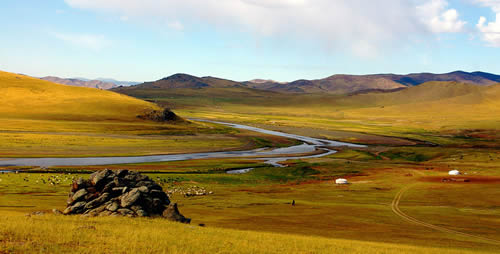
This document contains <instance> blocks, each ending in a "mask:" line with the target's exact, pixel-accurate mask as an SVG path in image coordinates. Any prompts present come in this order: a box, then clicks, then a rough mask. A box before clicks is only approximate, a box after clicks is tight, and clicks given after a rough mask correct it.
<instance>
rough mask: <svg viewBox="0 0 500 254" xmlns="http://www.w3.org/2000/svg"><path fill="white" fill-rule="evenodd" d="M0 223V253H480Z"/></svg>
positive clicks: (133, 227)
mask: <svg viewBox="0 0 500 254" xmlns="http://www.w3.org/2000/svg"><path fill="white" fill-rule="evenodd" d="M0 224H1V225H2V226H1V227H0V252H2V253H3V252H5V253H40V252H42V253H96V254H99V253H444V254H448V253H449V254H452V253H480V252H472V251H463V250H454V249H441V248H428V247H417V246H407V245H398V244H386V243H373V242H362V241H353V240H337V239H328V238H321V237H306V236H296V235H286V234H275V233H261V232H252V231H239V230H231V229H220V228H203V227H198V226H191V225H184V224H178V223H172V222H168V221H165V220H162V219H130V218H112V217H107V218H82V217H80V216H71V217H69V216H68V217H66V216H56V215H44V216H32V217H26V216H24V215H23V214H20V213H15V212H6V213H0ZM118 225H119V226H118ZM483 253H486V252H483Z"/></svg>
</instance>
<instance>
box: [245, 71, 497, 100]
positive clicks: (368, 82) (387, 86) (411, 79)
mask: <svg viewBox="0 0 500 254" xmlns="http://www.w3.org/2000/svg"><path fill="white" fill-rule="evenodd" d="M431 81H449V82H457V83H466V84H472V85H493V84H496V83H498V82H500V76H499V75H495V74H490V73H485V72H470V73H469V72H463V71H455V72H450V73H445V74H433V73H414V74H408V75H397V74H374V75H333V76H330V77H327V78H324V79H317V80H297V81H293V82H290V83H278V82H272V81H268V82H262V81H261V82H252V81H249V82H246V84H247V86H249V87H252V88H256V89H264V90H271V91H277V92H294V93H334V94H348V93H355V92H359V91H365V90H394V89H398V88H405V87H411V86H416V85H420V84H423V83H426V82H431Z"/></svg>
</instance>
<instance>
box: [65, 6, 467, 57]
mask: <svg viewBox="0 0 500 254" xmlns="http://www.w3.org/2000/svg"><path fill="white" fill-rule="evenodd" d="M65 1H66V3H67V4H68V5H70V6H71V7H74V8H81V9H89V10H95V11H101V12H107V13H115V14H117V15H119V16H126V17H130V18H140V19H144V18H154V19H156V20H160V21H161V22H163V23H164V24H165V27H169V28H170V29H175V30H187V29H189V27H188V25H187V24H204V25H210V26H213V27H215V28H217V29H228V30H234V31H238V32H241V31H243V32H247V33H252V34H254V35H255V36H264V37H266V36H279V38H285V39H290V40H296V39H307V40H310V41H313V42H320V43H321V44H323V45H322V46H326V47H332V48H335V47H341V48H350V49H351V50H352V52H353V53H355V54H357V55H362V56H372V55H374V54H376V52H377V50H379V49H381V48H385V47H388V48H390V47H393V46H395V45H398V44H403V43H405V42H408V41H413V40H416V39H419V37H420V36H432V34H436V33H455V32H460V31H462V29H463V27H464V25H465V22H463V21H461V20H460V18H459V14H458V12H457V11H456V10H455V9H448V2H447V1H446V0H426V1H423V2H422V1H415V0H377V1H366V0H204V1H200V0H65ZM418 3H420V4H418Z"/></svg>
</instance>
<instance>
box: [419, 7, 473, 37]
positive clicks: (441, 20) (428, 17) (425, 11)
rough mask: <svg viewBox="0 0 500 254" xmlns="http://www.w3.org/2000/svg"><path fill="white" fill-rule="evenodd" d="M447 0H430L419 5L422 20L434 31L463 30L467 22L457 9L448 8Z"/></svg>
mask: <svg viewBox="0 0 500 254" xmlns="http://www.w3.org/2000/svg"><path fill="white" fill-rule="evenodd" d="M448 5H449V4H448V2H447V1H446V0H430V1H428V2H426V3H424V4H422V5H419V6H417V13H418V14H419V16H420V18H421V21H422V22H423V23H424V24H426V25H427V26H428V27H429V29H430V30H431V31H432V32H434V33H458V32H462V31H463V29H464V26H465V24H466V23H467V22H465V21H462V20H460V18H459V14H458V12H457V10H455V9H447V7H448Z"/></svg>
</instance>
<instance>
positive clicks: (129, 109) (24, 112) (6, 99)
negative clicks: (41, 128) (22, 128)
mask: <svg viewBox="0 0 500 254" xmlns="http://www.w3.org/2000/svg"><path fill="white" fill-rule="evenodd" d="M0 100H1V101H2V103H1V104H0V116H1V117H2V118H28V119H49V120H94V121H99V120H121V121H125V120H126V121H136V120H137V119H136V116H137V115H140V114H143V113H144V112H145V111H148V110H159V107H158V106H156V105H154V104H153V103H149V102H146V101H143V100H139V99H135V98H132V97H129V96H125V95H122V94H117V93H113V92H109V91H103V90H99V89H92V88H83V87H73V86H66V85H60V84H55V83H52V82H48V81H44V80H40V79H36V78H31V77H28V76H23V75H18V74H12V73H7V72H0Z"/></svg>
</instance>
